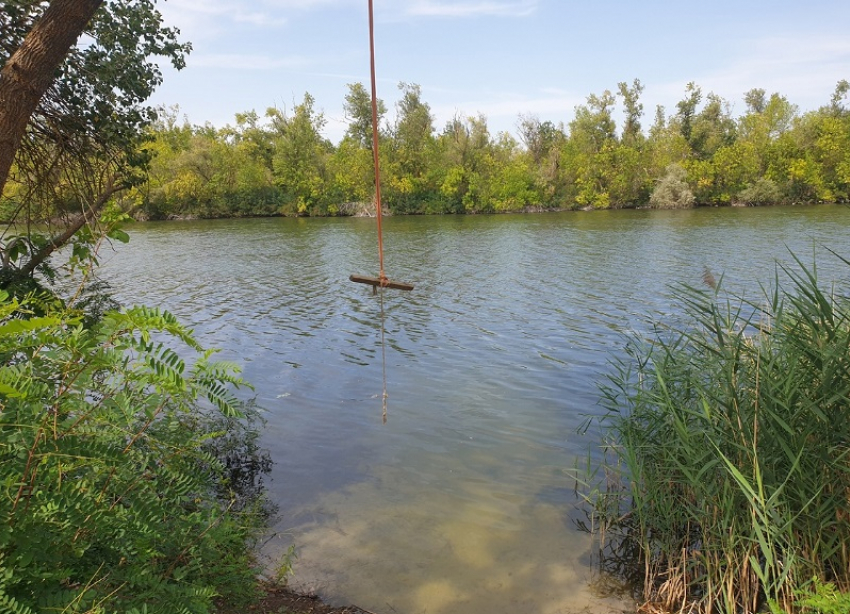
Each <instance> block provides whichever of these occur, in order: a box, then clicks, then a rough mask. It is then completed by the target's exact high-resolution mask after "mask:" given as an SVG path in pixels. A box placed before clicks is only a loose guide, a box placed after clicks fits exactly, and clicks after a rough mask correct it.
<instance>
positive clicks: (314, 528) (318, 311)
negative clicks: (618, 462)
mask: <svg viewBox="0 0 850 614" xmlns="http://www.w3.org/2000/svg"><path fill="white" fill-rule="evenodd" d="M848 227H850V210H848V209H847V208H846V207H842V206H816V207H799V208H790V207H789V208H764V209H729V208H727V209H696V210H684V211H600V212H575V213H552V214H531V215H505V216H445V217H394V218H389V219H386V220H385V223H384V235H385V258H386V266H385V268H386V272H387V275H388V276H389V277H390V278H392V279H395V280H398V281H404V282H409V283H413V284H415V285H416V288H415V290H413V291H412V292H410V293H406V292H399V291H391V290H387V291H385V292H384V294H383V312H384V318H385V346H384V348H385V356H386V381H387V394H388V399H387V414H388V415H387V417H388V419H387V422H386V424H383V421H382V411H383V407H382V392H383V384H382V382H383V369H382V347H381V297H380V295H379V296H373V294H372V291H371V288H369V287H367V286H364V285H360V284H354V283H351V282H349V281H348V276H349V275H350V274H352V273H355V274H360V275H370V276H375V275H376V274H377V268H378V266H377V241H376V234H375V220H370V219H254V220H220V221H191V222H167V223H149V224H135V225H133V226H131V227H130V228H128V230H129V231H130V235H131V241H130V243H129V244H128V245H117V246H115V247H114V251H111V250H104V252H103V253H102V256H103V260H104V261H105V266H104V268H103V269H102V272H101V275H102V277H104V278H105V279H107V280H109V281H110V282H111V283H112V285H113V288H114V290H115V295H116V298H118V299H119V300H120V301H121V302H123V303H125V304H131V303H135V302H141V303H145V304H148V305H152V306H161V307H163V308H166V309H168V310H170V311H172V312H173V313H174V314H176V315H177V316H178V317H179V318H180V319H181V320H182V321H183V322H185V323H187V324H188V325H189V326H191V327H192V328H194V329H195V332H196V335H197V337H198V339H199V340H200V342H201V343H202V344H204V345H205V346H207V347H219V348H222V352H221V354H220V356H221V357H222V358H224V359H228V360H234V361H237V362H238V363H240V364H241V365H242V366H243V367H244V374H245V376H246V378H247V379H248V380H249V381H251V382H252V383H253V384H254V385H255V387H256V399H257V402H258V404H259V405H260V406H261V407H263V408H265V410H266V418H267V420H268V424H267V426H266V429H265V431H264V433H263V443H264V445H265V446H266V447H267V448H268V449H269V450H270V451H271V453H272V456H273V458H274V461H275V468H274V472H273V476H272V481H271V482H270V484H269V489H270V494H271V496H272V498H273V499H274V500H275V502H277V503H278V504H279V505H280V510H281V517H280V520H279V522H278V524H277V526H276V527H275V528H276V531H277V535H276V537H274V538H273V539H271V540H270V541H269V543H268V544H266V546H265V548H264V555H265V556H266V557H268V560H269V561H270V564H271V565H273V564H274V563H273V561H274V560H275V559H276V558H279V557H280V556H281V554H282V553H283V552H285V551H286V549H287V548H288V547H289V545H290V544H295V546H296V548H297V554H298V558H297V560H296V563H295V575H294V578H293V579H292V584H293V585H294V587H295V588H297V589H301V590H311V591H316V592H318V593H319V594H320V595H321V596H322V597H323V598H325V599H326V600H328V601H330V602H331V603H334V604H346V603H355V604H357V605H359V606H361V607H363V608H366V609H369V610H372V611H373V612H376V613H378V614H390V613H399V614H419V613H425V612H427V613H429V614H454V613H459V612H463V613H465V614H483V613H487V614H502V613H504V614H507V613H511V614H516V613H526V612H527V613H542V614H546V613H556V612H560V613H572V612H592V613H604V612H615V611H618V608H620V609H622V605H623V604H622V602H621V601H619V600H618V599H616V598H612V597H607V596H605V595H604V594H603V592H602V591H601V589H600V586H601V585H603V584H604V582H600V581H599V578H598V577H597V574H596V573H595V572H594V570H593V566H592V565H591V561H592V558H593V546H592V543H591V540H590V538H589V537H588V536H587V535H586V534H585V533H582V532H581V531H579V530H577V528H576V526H575V522H574V521H575V519H579V518H582V510H581V507H580V504H579V502H578V500H577V498H576V495H575V493H574V484H575V481H574V478H573V468H574V467H575V465H576V463H579V464H581V463H583V462H584V459H585V458H587V456H588V453H589V451H591V450H594V449H595V447H596V446H598V435H597V434H596V433H595V431H591V432H590V433H588V434H586V435H580V434H579V433H578V432H577V431H578V429H579V427H580V426H581V425H582V423H583V422H584V421H585V419H586V417H587V416H589V415H593V414H596V413H598V412H599V411H600V407H599V405H598V399H599V394H598V392H597V385H598V383H599V382H600V381H601V378H602V377H603V376H604V374H605V373H606V372H607V371H608V369H609V367H608V361H609V359H610V358H611V357H612V356H614V355H615V354H616V353H618V352H620V351H621V349H622V347H623V345H624V337H623V335H624V334H625V333H634V332H642V331H647V330H650V327H651V321H652V319H653V318H660V317H665V316H671V315H672V316H675V315H677V311H676V307H675V304H674V302H673V301H672V300H671V298H670V287H671V285H674V284H676V283H689V284H692V285H699V284H701V283H702V278H703V275H704V273H705V272H706V270H709V271H711V272H712V273H713V274H714V275H715V277H717V278H719V277H720V276H721V275H723V285H724V287H725V288H727V289H730V290H734V291H735V292H743V293H745V294H746V295H747V296H748V297H750V298H758V296H759V290H758V284H759V283H763V284H770V283H771V281H772V279H773V276H774V272H775V270H776V263H777V262H780V263H783V264H790V265H793V259H792V257H791V256H790V253H789V249H790V250H792V251H793V252H794V253H796V254H797V255H798V256H800V258H801V259H802V260H803V261H804V262H806V263H811V262H813V261H814V259H815V258H816V259H817V262H818V271H819V275H820V276H821V278H822V279H824V280H844V279H846V278H847V269H846V267H845V266H844V265H843V264H841V263H839V262H838V260H837V259H836V258H835V257H834V256H832V255H830V254H829V253H828V251H827V249H826V248H831V249H833V250H835V251H837V252H838V253H841V254H842V255H850V245H848V237H850V233H848ZM591 454H593V453H592V452H591Z"/></svg>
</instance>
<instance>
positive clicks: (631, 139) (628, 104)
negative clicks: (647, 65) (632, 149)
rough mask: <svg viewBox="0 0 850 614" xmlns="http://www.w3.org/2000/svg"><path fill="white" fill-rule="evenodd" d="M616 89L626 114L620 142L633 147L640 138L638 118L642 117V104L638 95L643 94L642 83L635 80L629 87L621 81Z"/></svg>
mask: <svg viewBox="0 0 850 614" xmlns="http://www.w3.org/2000/svg"><path fill="white" fill-rule="evenodd" d="M617 88H618V91H619V93H620V98H622V99H623V107H624V110H625V114H626V119H625V121H624V122H623V135H622V141H623V143H624V144H626V145H630V146H634V145H636V144H637V143H638V141H639V140H640V137H641V136H642V135H641V126H640V118H641V117H642V116H643V103H642V102H640V95H641V94H642V93H643V83H641V82H640V79H635V80H634V81H633V82H632V86H631V87H629V85H628V83H626V82H625V81H622V82H620V83H618V84H617Z"/></svg>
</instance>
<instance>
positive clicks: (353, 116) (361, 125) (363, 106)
mask: <svg viewBox="0 0 850 614" xmlns="http://www.w3.org/2000/svg"><path fill="white" fill-rule="evenodd" d="M377 104H378V125H380V122H381V120H382V119H383V117H384V115H386V113H387V105H385V104H384V101H383V100H380V99H379V100H378V101H377ZM343 109H344V111H345V117H346V118H347V119H348V121H349V123H348V128H347V129H346V131H345V136H346V137H349V138H351V139H354V141H356V142H357V143H358V144H359V145H360V146H361V147H365V148H366V149H368V150H370V151H371V150H372V96H371V94H369V92H368V91H366V88H365V87H364V86H363V84H362V83H349V84H348V93H347V94H346V95H345V104H344V105H343Z"/></svg>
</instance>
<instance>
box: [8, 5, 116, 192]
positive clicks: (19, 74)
mask: <svg viewBox="0 0 850 614" xmlns="http://www.w3.org/2000/svg"><path fill="white" fill-rule="evenodd" d="M101 4H103V0H53V1H52V2H51V3H50V5H49V6H48V7H47V10H45V11H44V15H42V16H41V19H39V20H38V22H37V23H36V24H35V26H33V29H32V30H30V32H29V34H27V37H26V38H25V39H24V42H23V43H22V44H21V46H20V47H18V49H17V51H15V53H14V54H12V56H11V57H10V58H9V59H8V61H7V62H6V64H5V66H3V68H2V70H0V194H2V192H3V187H4V186H5V185H6V180H7V179H8V177H9V169H10V168H11V167H12V162H13V161H14V159H15V153H16V152H17V150H18V147H19V145H20V143H21V139H22V138H23V136H24V132H25V131H26V127H27V123H28V122H29V119H30V116H31V115H32V114H33V112H34V111H35V109H36V107H37V106H38V103H39V101H40V100H41V98H42V96H44V93H45V92H46V91H47V89H48V88H49V87H50V84H51V83H52V82H53V79H54V77H55V74H56V69H57V68H58V67H59V66H60V65H61V64H62V61H63V60H64V59H65V56H66V55H67V54H68V51H69V50H70V49H71V46H72V45H73V44H74V42H75V41H76V40H77V39H78V38H79V37H80V35H81V34H82V33H83V30H85V28H86V25H87V24H88V23H89V21H90V20H91V18H92V17H93V16H94V14H95V12H96V11H97V9H98V8H99V7H100V5H101Z"/></svg>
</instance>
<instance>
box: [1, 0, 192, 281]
mask: <svg viewBox="0 0 850 614" xmlns="http://www.w3.org/2000/svg"><path fill="white" fill-rule="evenodd" d="M47 5H48V3H46V2H20V1H18V0H14V1H12V2H7V3H5V4H4V9H5V10H4V11H3V13H2V14H0V25H2V30H3V33H4V36H3V39H4V40H3V44H2V45H0V65H3V64H5V63H6V61H7V60H8V59H9V57H11V55H12V54H13V53H14V52H15V50H16V49H18V47H19V46H20V45H21V43H22V42H23V41H24V40H25V37H26V36H27V35H28V33H29V32H30V31H31V30H32V28H33V26H34V24H35V23H37V22H38V20H39V18H40V17H41V16H42V15H43V13H44V11H45V8H46V7H47ZM178 34H179V33H178V31H177V30H176V29H174V28H168V27H166V26H164V25H163V23H162V15H161V14H160V13H159V11H157V10H156V8H155V3H154V1H153V0H144V1H142V2H129V1H116V2H104V3H103V5H102V6H101V7H100V9H99V10H98V11H97V12H96V13H95V15H94V17H93V19H92V20H91V22H90V23H89V24H88V27H87V29H86V30H85V32H84V33H83V36H81V37H80V40H79V41H78V43H77V44H76V45H75V46H74V47H72V48H71V50H70V52H69V53H68V54H67V55H66V57H65V59H64V61H63V62H62V64H61V65H60V66H59V69H58V70H57V71H56V75H55V77H54V79H53V82H52V84H51V86H50V88H49V89H48V91H47V93H46V94H45V95H44V96H43V97H42V99H41V101H40V102H39V104H38V106H37V108H36V110H35V112H34V113H33V114H32V115H31V116H30V118H29V123H28V125H27V132H26V135H25V137H24V139H23V141H22V142H21V145H20V147H19V148H18V149H17V151H16V152H15V164H14V166H13V168H12V172H11V174H10V177H9V181H8V182H7V183H6V185H4V186H0V189H2V196H3V197H4V198H5V202H6V206H4V207H3V213H4V219H5V221H8V222H9V223H10V227H11V228H12V233H11V234H13V235H18V236H17V237H14V238H13V240H7V241H4V243H3V245H2V246H0V256H2V268H3V271H2V277H3V280H4V284H5V283H12V282H15V283H20V282H21V281H22V280H24V283H27V282H26V281H25V280H26V279H27V278H31V277H32V276H33V275H34V274H35V273H36V270H37V269H40V268H43V267H42V265H44V264H45V263H46V260H47V258H48V257H49V256H50V254H52V253H53V252H54V251H55V250H56V249H58V248H59V247H61V246H63V245H65V244H67V243H68V242H75V243H77V244H81V243H83V242H85V241H80V240H79V238H78V237H79V234H78V233H85V232H87V231H91V230H92V229H93V228H95V227H96V226H97V225H98V221H99V218H100V216H101V213H102V212H104V211H105V210H106V209H107V205H109V204H110V203H114V202H115V200H114V197H115V195H116V194H119V193H121V192H122V191H126V190H127V189H129V188H130V187H132V186H135V185H139V184H141V183H143V182H144V179H145V176H144V172H145V169H146V165H147V162H148V155H147V152H146V150H144V149H143V148H142V147H141V144H142V142H143V140H144V136H145V134H144V128H145V126H147V125H148V124H149V123H150V122H151V121H152V120H153V119H154V118H155V115H156V114H155V112H154V110H153V109H152V108H150V107H148V106H146V105H145V104H144V103H145V101H146V100H147V98H148V97H149V96H150V95H151V94H152V92H153V90H154V89H155V88H156V87H157V86H158V85H159V84H160V82H161V81H162V75H161V72H160V70H159V67H158V65H157V64H156V63H155V61H154V60H155V58H157V57H160V58H164V59H166V60H167V61H170V62H171V63H172V64H173V65H174V66H175V67H176V68H181V67H182V66H183V65H184V64H185V55H186V54H187V53H188V52H189V50H190V48H191V47H190V46H189V45H188V44H184V43H180V42H179V41H178V38H177V37H178ZM107 225H108V224H107ZM4 234H5V235H6V237H5V239H8V237H9V233H4ZM75 237H77V238H76V239H75ZM20 246H24V247H25V249H24V250H23V251H22V250H21V249H20ZM75 249H76V247H75ZM41 272H42V273H44V271H43V270H41ZM4 287H7V286H6V285H4Z"/></svg>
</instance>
